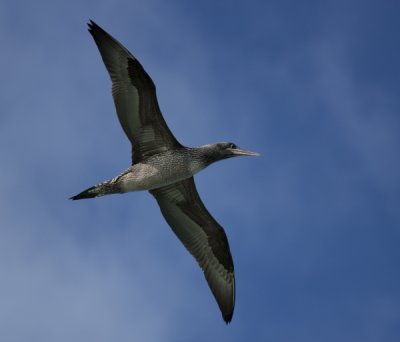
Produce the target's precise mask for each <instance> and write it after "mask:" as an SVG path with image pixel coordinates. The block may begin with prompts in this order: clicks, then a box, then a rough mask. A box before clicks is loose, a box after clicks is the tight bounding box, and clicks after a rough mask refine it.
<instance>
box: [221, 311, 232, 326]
mask: <svg viewBox="0 0 400 342" xmlns="http://www.w3.org/2000/svg"><path fill="white" fill-rule="evenodd" d="M222 317H223V318H224V321H225V324H226V325H228V324H230V323H231V322H232V317H233V312H232V313H231V314H229V315H225V316H222Z"/></svg>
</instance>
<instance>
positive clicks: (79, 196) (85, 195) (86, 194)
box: [69, 186, 100, 201]
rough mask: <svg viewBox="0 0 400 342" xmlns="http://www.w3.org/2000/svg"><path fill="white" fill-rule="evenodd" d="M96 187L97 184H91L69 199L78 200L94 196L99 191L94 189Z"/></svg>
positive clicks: (97, 194)
mask: <svg viewBox="0 0 400 342" xmlns="http://www.w3.org/2000/svg"><path fill="white" fill-rule="evenodd" d="M96 188H98V187H97V186H92V187H90V188H88V189H86V190H84V191H82V192H81V193H79V194H77V195H75V196H72V197H70V198H69V199H71V200H74V201H75V200H80V199H85V198H94V197H97V196H99V195H100V194H99V191H98V190H97V189H96Z"/></svg>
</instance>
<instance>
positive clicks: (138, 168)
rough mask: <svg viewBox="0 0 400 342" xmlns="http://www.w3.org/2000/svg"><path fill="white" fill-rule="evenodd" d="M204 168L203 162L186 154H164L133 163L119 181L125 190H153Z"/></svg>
mask: <svg viewBox="0 0 400 342" xmlns="http://www.w3.org/2000/svg"><path fill="white" fill-rule="evenodd" d="M202 168H203V167H202V165H201V163H199V162H198V161H196V160H193V158H190V156H187V155H185V154H176V153H175V154H174V155H168V154H163V155H159V156H153V157H150V158H149V159H147V160H146V162H144V163H138V164H135V165H133V166H132V167H130V168H129V169H128V170H127V171H126V172H125V173H124V174H123V175H122V176H121V178H120V180H119V183H120V186H121V189H122V191H123V192H129V191H140V190H152V189H156V188H160V187H162V186H165V185H169V184H172V183H176V182H179V181H181V180H184V179H186V178H189V177H191V176H193V175H194V174H195V173H197V172H198V171H200V170H201V169H202Z"/></svg>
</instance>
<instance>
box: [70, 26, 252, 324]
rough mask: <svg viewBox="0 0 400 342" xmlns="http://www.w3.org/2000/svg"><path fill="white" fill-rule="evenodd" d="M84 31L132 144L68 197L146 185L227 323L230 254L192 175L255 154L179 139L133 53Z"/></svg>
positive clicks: (93, 29) (231, 298)
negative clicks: (111, 173)
mask: <svg viewBox="0 0 400 342" xmlns="http://www.w3.org/2000/svg"><path fill="white" fill-rule="evenodd" d="M89 32H90V33H91V34H92V36H93V38H94V40H95V42H96V44H97V46H98V48H99V50H100V53H101V56H102V58H103V61H104V64H105V65H106V68H107V70H108V72H109V74H110V77H111V80H112V83H113V86H112V93H113V97H114V102H115V106H116V109H117V115H118V119H119V121H120V123H121V126H122V128H123V130H124V132H125V133H126V135H127V137H128V138H129V140H130V142H131V144H132V166H131V167H129V168H128V169H127V170H125V171H124V172H122V173H121V174H120V175H118V176H117V177H115V178H113V179H110V180H107V181H105V182H102V183H100V184H97V185H94V186H92V187H90V188H89V189H86V190H85V191H83V192H81V193H79V194H78V195H76V196H73V197H71V199H74V200H78V199H84V198H93V197H100V196H104V195H109V194H115V193H125V192H131V191H141V190H148V191H149V192H150V193H151V194H152V195H153V196H154V197H155V199H156V200H157V202H158V204H159V206H160V209H161V212H162V214H163V215H164V218H165V219H166V221H167V222H168V224H169V225H170V226H171V228H172V230H173V231H174V233H175V234H176V235H177V237H178V238H179V239H180V240H181V242H182V243H183V244H184V245H185V247H186V248H187V249H188V250H189V252H190V253H191V254H192V255H193V256H194V257H195V258H196V260H197V262H198V263H199V265H200V267H201V268H202V269H203V271H204V275H205V277H206V280H207V282H208V284H209V286H210V288H211V291H212V292H213V294H214V296H215V298H216V300H217V303H218V305H219V307H220V309H221V312H222V315H223V318H224V320H225V321H226V322H227V323H228V322H230V320H231V319H232V315H233V309H234V305H235V277H234V267H233V261H232V256H231V253H230V249H229V244H228V240H227V238H226V235H225V232H224V230H223V228H222V227H221V226H220V225H219V224H218V223H217V222H216V221H215V220H214V218H213V217H212V216H211V215H210V213H209V212H208V211H207V209H206V208H205V206H204V205H203V203H202V201H201V199H200V197H199V195H198V193H197V190H196V187H195V184H194V179H193V175H195V174H196V173H197V172H199V171H201V170H202V169H204V168H206V167H207V166H208V165H210V164H212V163H213V162H216V161H218V160H222V159H227V158H230V157H234V156H240V155H248V156H256V155H258V154H257V153H255V152H250V151H246V150H242V149H239V148H238V147H237V146H236V145H235V144H233V143H228V142H222V143H215V144H209V145H204V146H200V147H195V148H189V147H185V146H183V145H181V144H180V143H179V142H178V141H177V140H176V138H175V137H174V136H173V135H172V133H171V132H170V130H169V128H168V126H167V124H166V123H165V121H164V119H163V117H162V115H161V112H160V109H159V107H158V102H157V97H156V91H155V86H154V83H153V81H152V80H151V78H150V77H149V76H148V74H147V73H146V71H145V70H144V69H143V67H142V66H141V65H140V63H139V62H138V61H137V59H136V58H135V57H134V56H133V55H132V54H131V53H130V52H129V51H128V50H127V49H126V48H125V47H123V46H122V44H121V43H119V42H118V41H117V40H115V39H114V38H113V37H111V36H110V35H109V34H108V33H107V32H105V31H104V30H103V29H101V28H100V27H99V26H98V25H96V24H95V23H94V22H93V21H91V22H90V24H89Z"/></svg>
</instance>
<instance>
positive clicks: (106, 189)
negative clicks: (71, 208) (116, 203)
mask: <svg viewBox="0 0 400 342" xmlns="http://www.w3.org/2000/svg"><path fill="white" fill-rule="evenodd" d="M116 193H121V190H120V186H119V185H118V184H116V182H115V180H114V179H112V180H109V181H105V182H103V183H100V184H97V185H95V186H92V187H90V188H88V189H86V190H84V191H82V192H81V193H79V194H77V195H75V196H72V197H71V198H70V199H72V200H80V199H85V198H94V197H99V196H104V195H109V194H116Z"/></svg>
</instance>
